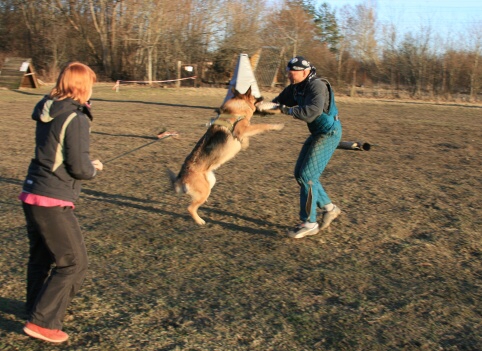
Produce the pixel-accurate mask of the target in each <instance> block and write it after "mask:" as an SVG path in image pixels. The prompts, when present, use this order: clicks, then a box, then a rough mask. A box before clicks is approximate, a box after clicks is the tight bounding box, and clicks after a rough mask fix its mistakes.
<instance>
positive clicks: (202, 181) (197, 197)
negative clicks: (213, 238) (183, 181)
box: [187, 175, 214, 225]
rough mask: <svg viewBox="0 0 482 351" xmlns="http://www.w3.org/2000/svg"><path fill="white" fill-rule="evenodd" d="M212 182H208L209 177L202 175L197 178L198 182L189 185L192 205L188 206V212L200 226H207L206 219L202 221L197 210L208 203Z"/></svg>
mask: <svg viewBox="0 0 482 351" xmlns="http://www.w3.org/2000/svg"><path fill="white" fill-rule="evenodd" d="M210 181H211V179H209V180H208V178H207V177H204V175H202V176H199V177H196V180H195V181H194V182H193V183H191V184H190V185H189V190H188V192H189V195H191V204H190V205H189V206H188V208H187V210H188V211H189V213H190V214H191V217H192V218H193V219H194V221H195V222H196V223H197V224H199V225H203V224H206V222H205V221H204V219H202V218H201V217H200V216H199V214H198V213H197V210H198V209H199V207H200V206H201V205H202V204H204V203H205V202H206V201H207V199H208V197H209V195H210V194H211V182H210ZM212 185H214V184H212Z"/></svg>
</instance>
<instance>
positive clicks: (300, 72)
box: [273, 56, 342, 239]
mask: <svg viewBox="0 0 482 351" xmlns="http://www.w3.org/2000/svg"><path fill="white" fill-rule="evenodd" d="M287 71H288V78H289V80H290V83H291V84H290V85H289V86H287V87H286V88H285V89H284V90H283V91H282V92H281V93H280V94H279V95H278V96H277V97H276V98H274V99H273V102H275V103H278V104H279V105H280V109H281V111H282V112H283V113H284V114H287V115H290V116H293V117H294V118H297V119H300V120H302V121H305V122H306V123H307V125H308V129H309V131H310V136H309V137H308V138H307V139H306V141H305V143H304V144H303V147H302V149H301V151H300V154H299V156H298V160H297V161H296V166H295V178H296V181H297V182H298V184H299V185H300V213H299V216H300V220H301V223H300V224H298V225H297V226H296V227H295V228H293V229H292V230H290V231H289V233H288V235H289V236H290V237H291V238H295V239H299V238H303V237H305V236H308V235H315V234H317V233H318V232H319V231H320V230H324V229H326V228H328V226H329V225H330V224H331V222H332V221H333V220H334V219H335V218H336V217H338V215H339V214H340V213H341V210H340V208H339V207H337V206H335V205H334V204H333V203H332V202H331V200H330V198H329V197H328V194H327V193H326V191H325V190H324V189H323V186H322V185H321V183H320V180H319V179H320V176H321V174H322V173H323V170H324V169H325V167H326V165H327V164H328V161H329V160H330V158H331V156H332V155H333V153H334V152H335V150H336V148H337V146H338V144H339V143H340V140H341V133H342V128H341V123H340V120H339V119H338V109H337V108H336V104H335V97H334V93H333V89H332V88H331V85H330V83H329V82H328V81H327V80H325V79H321V78H317V77H316V69H315V67H314V66H312V65H311V64H310V62H308V61H307V60H306V59H304V58H303V57H301V56H296V57H294V58H292V59H291V60H290V61H289V62H288V66H287ZM317 208H320V209H322V210H323V218H322V222H321V226H320V225H318V223H317V221H316V210H317Z"/></svg>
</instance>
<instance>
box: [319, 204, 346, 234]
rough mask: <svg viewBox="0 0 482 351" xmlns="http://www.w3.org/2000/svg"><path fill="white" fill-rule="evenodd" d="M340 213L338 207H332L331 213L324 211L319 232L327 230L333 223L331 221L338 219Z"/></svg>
mask: <svg viewBox="0 0 482 351" xmlns="http://www.w3.org/2000/svg"><path fill="white" fill-rule="evenodd" d="M340 213H341V210H340V208H339V207H338V206H334V207H333V209H332V210H331V211H326V212H324V213H323V221H322V222H321V228H320V230H324V229H326V228H328V227H329V226H330V224H331V222H333V220H334V219H335V218H336V217H338V216H339V215H340Z"/></svg>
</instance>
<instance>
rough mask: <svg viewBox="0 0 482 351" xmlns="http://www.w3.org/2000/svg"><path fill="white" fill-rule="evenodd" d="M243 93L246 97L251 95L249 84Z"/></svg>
mask: <svg viewBox="0 0 482 351" xmlns="http://www.w3.org/2000/svg"><path fill="white" fill-rule="evenodd" d="M244 95H246V96H247V97H250V96H251V85H250V86H249V88H248V90H246V92H245V93H244Z"/></svg>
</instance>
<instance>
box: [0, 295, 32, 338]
mask: <svg viewBox="0 0 482 351" xmlns="http://www.w3.org/2000/svg"><path fill="white" fill-rule="evenodd" d="M24 310H25V304H24V302H23V301H19V300H13V299H9V298H6V297H2V296H0V312H1V314H0V329H2V330H4V331H6V332H18V333H20V332H21V331H22V327H23V324H24V322H23V321H26V320H27V314H26V313H25V311H24ZM2 315H13V316H15V317H16V318H17V319H20V320H22V322H18V321H15V320H12V319H6V318H5V317H3V316H2Z"/></svg>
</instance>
